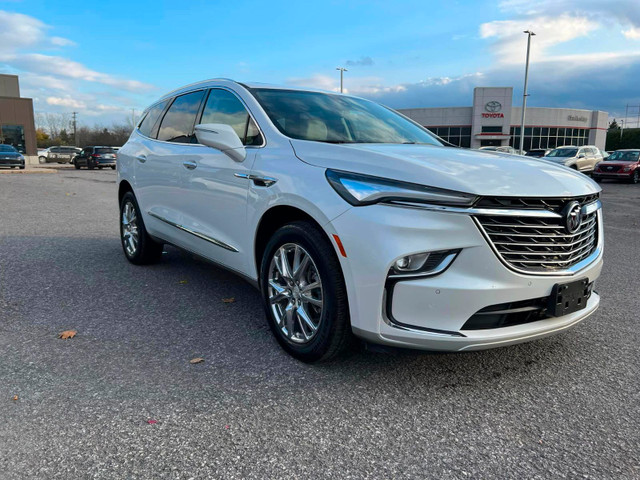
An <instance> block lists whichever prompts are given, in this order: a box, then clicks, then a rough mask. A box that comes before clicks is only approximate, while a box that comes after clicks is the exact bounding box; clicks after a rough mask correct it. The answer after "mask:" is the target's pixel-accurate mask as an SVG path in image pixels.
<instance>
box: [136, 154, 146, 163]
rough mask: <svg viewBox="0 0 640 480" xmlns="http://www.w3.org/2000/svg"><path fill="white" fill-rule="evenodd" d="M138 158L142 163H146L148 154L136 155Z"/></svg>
mask: <svg viewBox="0 0 640 480" xmlns="http://www.w3.org/2000/svg"><path fill="white" fill-rule="evenodd" d="M136 160H138V161H139V162H140V163H144V162H146V161H147V156H146V155H138V156H137V157H136Z"/></svg>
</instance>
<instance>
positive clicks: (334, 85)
mask: <svg viewBox="0 0 640 480" xmlns="http://www.w3.org/2000/svg"><path fill="white" fill-rule="evenodd" d="M337 78H338V77H336V78H333V77H329V76H328V75H321V74H315V75H311V76H310V77H294V78H289V79H287V80H286V81H285V83H286V84H287V85H293V86H296V87H307V88H318V89H320V90H329V91H333V92H338V91H340V86H339V81H338V80H337Z"/></svg>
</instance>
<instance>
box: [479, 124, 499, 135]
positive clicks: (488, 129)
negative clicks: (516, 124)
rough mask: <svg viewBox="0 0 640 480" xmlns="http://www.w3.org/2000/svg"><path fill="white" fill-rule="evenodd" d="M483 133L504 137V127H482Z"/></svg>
mask: <svg viewBox="0 0 640 480" xmlns="http://www.w3.org/2000/svg"><path fill="white" fill-rule="evenodd" d="M482 133H497V134H499V135H502V126H497V127H487V126H485V127H482Z"/></svg>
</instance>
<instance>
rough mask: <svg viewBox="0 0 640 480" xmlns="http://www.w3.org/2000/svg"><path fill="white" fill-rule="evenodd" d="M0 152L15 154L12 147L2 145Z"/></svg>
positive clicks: (14, 149)
mask: <svg viewBox="0 0 640 480" xmlns="http://www.w3.org/2000/svg"><path fill="white" fill-rule="evenodd" d="M0 152H11V153H15V152H17V150H16V148H15V147H13V146H12V145H2V144H0Z"/></svg>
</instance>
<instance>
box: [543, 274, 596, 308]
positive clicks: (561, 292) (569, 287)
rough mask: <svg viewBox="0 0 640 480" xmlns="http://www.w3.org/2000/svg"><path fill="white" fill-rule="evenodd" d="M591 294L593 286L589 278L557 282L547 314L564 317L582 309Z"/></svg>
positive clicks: (550, 298) (552, 291) (550, 297)
mask: <svg viewBox="0 0 640 480" xmlns="http://www.w3.org/2000/svg"><path fill="white" fill-rule="evenodd" d="M590 296H591V286H590V284H589V279H588V278H583V279H582V280H576V281H574V282H568V283H556V284H555V285H554V286H553V289H552V290H551V295H550V296H549V305H548V306H547V314H548V315H550V316H552V317H562V316H563V315H569V314H570V313H574V312H577V311H579V310H582V309H583V308H585V307H586V306H587V300H588V299H589V297H590Z"/></svg>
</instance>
